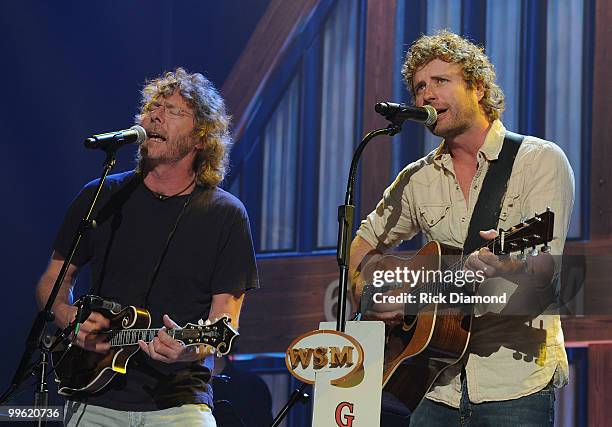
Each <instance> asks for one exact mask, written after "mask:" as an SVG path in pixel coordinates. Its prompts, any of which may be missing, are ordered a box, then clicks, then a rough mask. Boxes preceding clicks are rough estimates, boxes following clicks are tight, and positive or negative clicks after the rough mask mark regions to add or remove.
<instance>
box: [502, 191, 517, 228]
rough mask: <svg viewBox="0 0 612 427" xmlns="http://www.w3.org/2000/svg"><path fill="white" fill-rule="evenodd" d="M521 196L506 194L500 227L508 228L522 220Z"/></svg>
mask: <svg viewBox="0 0 612 427" xmlns="http://www.w3.org/2000/svg"><path fill="white" fill-rule="evenodd" d="M519 196H520V195H519V194H517V193H510V194H506V196H505V197H504V201H503V203H502V207H501V213H500V214H499V226H500V227H502V226H503V227H502V228H508V227H511V226H513V225H516V224H518V223H519V221H520V220H521V206H520V202H519Z"/></svg>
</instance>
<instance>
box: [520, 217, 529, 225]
mask: <svg viewBox="0 0 612 427" xmlns="http://www.w3.org/2000/svg"><path fill="white" fill-rule="evenodd" d="M528 219H529V218H527V217H526V216H522V217H521V223H523V224H526V223H527V220H528Z"/></svg>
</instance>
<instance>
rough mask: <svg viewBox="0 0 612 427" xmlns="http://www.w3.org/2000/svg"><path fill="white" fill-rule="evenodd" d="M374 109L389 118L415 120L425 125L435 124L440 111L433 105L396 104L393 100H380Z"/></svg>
mask: <svg viewBox="0 0 612 427" xmlns="http://www.w3.org/2000/svg"><path fill="white" fill-rule="evenodd" d="M374 110H375V111H376V112H377V113H379V114H381V115H383V116H385V118H386V119H387V120H392V121H393V120H397V119H400V120H414V121H416V122H421V123H423V124H424V125H425V126H431V125H433V124H434V123H435V122H436V120H438V113H437V112H436V109H435V108H434V107H432V106H431V105H425V106H423V107H415V106H411V105H404V104H395V103H393V102H379V103H378V104H376V105H375V106H374Z"/></svg>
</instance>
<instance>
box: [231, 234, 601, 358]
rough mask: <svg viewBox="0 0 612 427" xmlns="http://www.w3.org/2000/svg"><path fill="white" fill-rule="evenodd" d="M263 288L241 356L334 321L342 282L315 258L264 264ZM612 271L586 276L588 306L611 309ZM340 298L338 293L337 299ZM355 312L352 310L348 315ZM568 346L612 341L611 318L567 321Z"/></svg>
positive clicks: (587, 250)
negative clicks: (335, 289) (335, 288)
mask: <svg viewBox="0 0 612 427" xmlns="http://www.w3.org/2000/svg"><path fill="white" fill-rule="evenodd" d="M566 252H567V253H568V254H579V253H581V254H586V255H589V254H590V255H592V254H598V253H607V254H610V253H612V239H611V240H603V241H594V242H588V243H582V242H569V243H568V244H567V245H566ZM258 264H259V270H260V271H259V272H260V278H261V289H258V290H256V291H252V292H249V293H248V294H247V297H246V300H245V305H244V309H243V313H242V318H241V321H240V324H241V330H240V332H241V334H242V335H241V337H240V340H239V342H238V347H239V351H240V352H243V353H252V352H253V353H259V352H271V351H284V350H285V349H286V348H287V345H288V344H289V343H290V342H291V340H292V339H294V338H295V337H297V336H298V335H301V334H302V333H304V332H306V331H308V330H311V329H315V328H316V327H317V325H318V324H319V322H320V321H323V320H330V321H333V320H335V319H334V317H333V316H335V313H336V310H335V305H334V304H333V302H331V299H332V297H331V296H329V295H328V296H327V305H328V315H327V317H326V315H325V309H324V308H325V304H326V290H327V289H328V287H329V286H330V283H331V282H333V281H334V280H336V279H337V278H338V267H337V264H336V258H335V256H311V257H293V258H280V259H266V260H259V262H258ZM611 270H612V267H608V268H607V269H605V268H604V269H601V268H600V269H597V270H593V269H591V270H589V271H587V284H588V286H589V292H588V293H587V299H586V301H585V304H586V307H587V308H588V307H591V308H592V307H594V305H592V304H600V306H601V307H607V309H608V311H609V310H610V308H611V307H612V292H610V289H611V286H610V277H612V274H611V273H612V271H611ZM334 297H335V294H334ZM589 304H591V305H590V306H589ZM349 311H350V310H349ZM562 322H563V330H564V334H565V340H566V342H567V344H568V345H569V346H576V345H585V344H586V343H587V342H594V341H606V340H612V315H610V316H593V315H587V316H583V317H575V316H571V317H569V316H568V317H564V318H563V320H562Z"/></svg>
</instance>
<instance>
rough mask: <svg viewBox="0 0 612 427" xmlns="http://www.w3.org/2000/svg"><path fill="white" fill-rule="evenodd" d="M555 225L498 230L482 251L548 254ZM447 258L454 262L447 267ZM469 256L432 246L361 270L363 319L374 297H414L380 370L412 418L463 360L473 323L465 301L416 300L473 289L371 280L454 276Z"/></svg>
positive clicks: (540, 220)
mask: <svg viewBox="0 0 612 427" xmlns="http://www.w3.org/2000/svg"><path fill="white" fill-rule="evenodd" d="M553 224H554V214H553V212H552V211H550V210H547V211H546V212H544V213H542V214H540V215H535V216H534V217H533V218H531V219H529V220H525V221H523V222H522V223H520V224H518V225H516V226H514V227H512V228H510V229H508V230H501V229H500V230H499V235H498V237H497V238H495V239H494V240H492V241H490V242H488V244H487V245H486V246H487V247H488V248H489V249H491V251H492V252H493V253H494V254H497V255H498V256H500V257H509V256H510V254H511V253H515V252H521V255H519V258H522V259H524V257H525V253H524V251H525V250H526V249H529V248H531V250H530V251H529V255H536V254H537V253H538V251H537V249H536V246H537V245H540V244H542V245H544V246H543V247H542V248H541V251H543V252H546V251H547V250H548V249H549V248H548V246H547V243H548V242H550V241H551V240H552V238H553ZM449 256H450V258H451V259H452V260H453V261H450V262H449V261H448V258H449ZM468 256H469V254H468V255H466V256H462V255H461V249H458V248H454V250H453V248H446V247H444V246H443V245H441V244H440V243H438V242H436V241H431V242H429V243H427V244H426V245H425V246H424V247H422V248H421V249H420V250H419V251H418V252H417V253H416V254H415V255H414V256H413V257H412V258H405V257H400V256H397V255H392V254H391V255H384V256H382V257H381V258H379V259H377V260H376V261H373V262H371V263H369V264H366V265H365V266H364V268H363V269H362V273H361V274H362V277H364V278H365V279H366V281H365V286H364V287H363V293H362V299H361V313H362V314H363V313H365V312H366V310H367V309H368V308H369V306H370V305H371V301H372V298H373V294H374V293H376V292H386V291H389V290H400V289H401V290H405V291H406V292H405V293H406V294H411V295H414V297H415V299H416V301H417V303H416V304H406V309H405V314H404V318H403V322H402V324H400V325H397V326H393V327H389V326H387V328H386V339H385V359H384V367H383V391H384V392H387V393H390V394H391V395H392V396H393V397H395V398H396V399H397V400H399V401H400V402H401V403H403V404H404V405H405V406H406V407H407V408H408V409H409V410H410V412H413V411H414V410H415V409H416V407H417V406H418V405H419V403H420V402H421V400H422V399H423V397H424V396H425V394H426V393H427V392H428V391H429V389H430V388H431V386H432V384H433V383H434V381H435V380H436V378H438V376H439V375H440V374H441V373H442V371H443V370H444V369H446V368H448V367H449V366H451V365H453V364H455V363H457V362H458V361H459V360H460V359H461V358H462V357H463V355H464V354H465V352H466V349H467V347H468V343H469V339H470V332H471V327H472V318H473V305H472V304H466V303H465V302H464V301H463V302H457V303H455V304H453V303H450V302H449V300H448V299H447V300H445V301H442V302H430V303H421V304H419V303H418V302H419V299H420V298H419V295H420V294H425V295H449V294H450V293H451V292H457V291H459V292H461V293H462V294H465V295H473V294H475V292H476V290H477V286H476V287H474V288H472V289H471V290H470V289H469V287H467V286H464V287H462V288H458V287H457V286H455V284H453V283H448V282H446V281H443V282H440V281H434V282H431V281H429V282H428V281H424V280H420V281H418V282H416V283H412V284H410V287H408V288H406V286H405V284H404V283H399V284H398V283H396V284H394V283H391V284H388V283H385V285H384V286H380V284H379V285H378V286H373V284H372V283H373V281H374V280H373V278H372V274H373V272H374V271H381V269H384V270H385V271H396V269H398V268H399V269H400V271H404V270H405V269H407V270H412V271H419V270H421V271H436V270H438V271H443V272H448V271H451V272H456V271H460V270H463V266H464V264H465V262H466V261H467V257H468ZM453 257H454V258H453ZM455 260H457V261H456V262H455ZM444 261H446V262H444ZM476 285H477V284H476ZM395 295H398V293H397V292H396V294H395Z"/></svg>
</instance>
